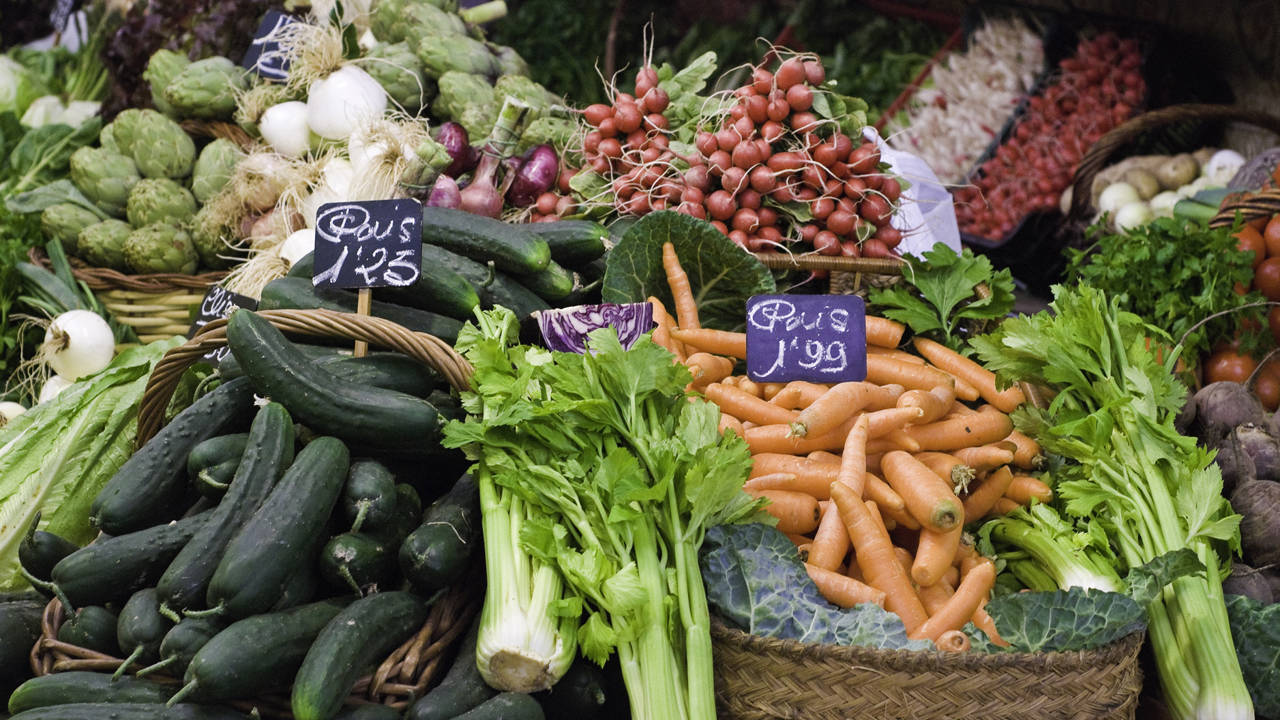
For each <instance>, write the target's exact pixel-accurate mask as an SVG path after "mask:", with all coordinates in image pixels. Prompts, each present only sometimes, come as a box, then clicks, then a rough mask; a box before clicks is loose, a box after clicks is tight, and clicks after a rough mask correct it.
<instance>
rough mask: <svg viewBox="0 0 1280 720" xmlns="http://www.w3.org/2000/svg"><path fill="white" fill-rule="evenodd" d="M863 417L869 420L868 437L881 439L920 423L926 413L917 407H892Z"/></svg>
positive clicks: (865, 414)
mask: <svg viewBox="0 0 1280 720" xmlns="http://www.w3.org/2000/svg"><path fill="white" fill-rule="evenodd" d="M863 417H865V418H866V419H867V437H868V438H880V437H886V436H888V435H889V434H890V433H893V432H896V431H898V430H901V429H903V428H904V427H906V426H907V425H908V424H910V423H914V422H918V421H919V420H920V418H922V417H924V411H923V410H921V409H920V408H917V407H892V408H885V409H884V410H874V411H872V412H869V413H864V414H863Z"/></svg>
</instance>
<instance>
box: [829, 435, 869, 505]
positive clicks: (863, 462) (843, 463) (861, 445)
mask: <svg viewBox="0 0 1280 720" xmlns="http://www.w3.org/2000/svg"><path fill="white" fill-rule="evenodd" d="M869 423H870V421H869V420H868V419H867V416H866V415H859V416H858V419H857V420H854V421H853V427H852V428H850V429H849V434H848V435H846V436H845V441H844V452H843V453H842V454H841V455H840V474H839V475H838V476H837V477H836V479H837V480H838V481H840V482H842V483H844V484H845V485H848V486H849V487H850V488H851V489H852V490H853V491H854V492H855V493H857V494H858V497H865V496H866V494H867V492H866V490H867V432H868V427H869Z"/></svg>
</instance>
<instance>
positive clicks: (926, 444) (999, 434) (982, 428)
mask: <svg viewBox="0 0 1280 720" xmlns="http://www.w3.org/2000/svg"><path fill="white" fill-rule="evenodd" d="M1012 431H1013V421H1012V420H1010V419H1009V416H1008V415H1005V414H1004V413H1002V412H992V411H987V412H979V413H976V414H974V415H969V416H967V417H955V418H951V419H950V420H939V421H938V422H935V423H929V424H928V425H912V426H910V427H908V428H905V429H904V432H905V433H906V434H907V435H908V436H909V437H910V438H911V439H912V440H915V441H916V442H917V443H918V444H919V445H920V449H921V450H943V451H949V450H959V449H960V448H963V447H972V446H974V445H986V444H988V443H993V442H997V441H999V440H1002V439H1004V438H1006V437H1008V436H1009V433H1010V432H1012Z"/></svg>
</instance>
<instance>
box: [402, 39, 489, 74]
mask: <svg viewBox="0 0 1280 720" xmlns="http://www.w3.org/2000/svg"><path fill="white" fill-rule="evenodd" d="M414 52H415V53H416V54H417V55H418V59H419V60H421V61H422V70H423V72H425V73H426V74H427V75H430V76H431V77H435V78H438V77H440V76H442V75H444V74H445V73H447V72H455V71H456V72H464V73H473V74H475V75H486V76H496V75H497V74H498V63H497V60H496V58H494V57H493V53H491V52H489V48H488V47H485V44H484V43H482V42H480V41H479V40H472V39H471V38H469V37H467V36H466V35H428V36H426V37H423V38H422V39H421V41H420V42H419V43H418V46H417V48H415V49H414Z"/></svg>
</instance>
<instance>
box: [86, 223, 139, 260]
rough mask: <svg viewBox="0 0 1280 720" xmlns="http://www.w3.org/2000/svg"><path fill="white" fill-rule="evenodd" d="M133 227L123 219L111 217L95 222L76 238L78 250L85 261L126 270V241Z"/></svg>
mask: <svg viewBox="0 0 1280 720" xmlns="http://www.w3.org/2000/svg"><path fill="white" fill-rule="evenodd" d="M132 232H133V227H132V226H130V225H129V223H127V222H125V221H123V220H116V219H115V218H111V219H109V220H103V221H102V222H100V223H94V224H93V225H90V226H89V227H87V228H85V229H83V230H81V231H80V237H79V238H77V239H76V252H77V254H78V255H79V256H80V258H81V259H83V260H84V261H85V262H87V263H89V264H90V265H93V266H96V267H104V268H111V269H112V270H120V271H125V270H128V269H129V266H128V265H127V264H126V263H125V261H124V242H125V240H127V239H128V238H129V233H132Z"/></svg>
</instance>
